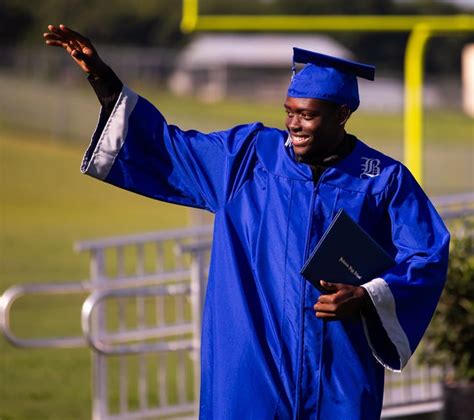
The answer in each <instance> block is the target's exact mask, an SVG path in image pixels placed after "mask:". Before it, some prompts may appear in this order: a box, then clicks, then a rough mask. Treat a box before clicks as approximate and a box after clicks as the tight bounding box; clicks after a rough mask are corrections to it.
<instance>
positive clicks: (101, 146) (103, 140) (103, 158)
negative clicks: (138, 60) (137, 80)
mask: <svg viewBox="0 0 474 420" xmlns="http://www.w3.org/2000/svg"><path fill="white" fill-rule="evenodd" d="M137 101H138V95H137V94H136V93H135V92H133V91H132V90H130V89H129V88H128V87H127V86H125V85H123V88H122V92H121V93H120V96H119V98H118V99H117V103H116V104H115V106H114V109H113V110H112V113H111V114H110V117H109V119H108V120H107V122H106V124H105V126H104V129H103V130H102V132H100V126H101V124H100V119H101V118H102V112H101V115H100V117H99V124H98V127H97V128H96V131H95V132H94V134H93V135H92V142H91V144H90V146H89V148H88V149H87V151H86V153H85V155H84V159H83V161H82V165H81V172H82V173H85V174H87V175H91V176H93V177H94V178H98V179H101V180H104V179H105V178H107V176H108V174H109V172H110V169H111V168H112V165H113V164H114V161H115V158H116V157H117V155H118V153H119V152H120V149H121V148H122V146H123V144H124V142H125V138H126V137H127V132H128V120H129V117H130V114H131V113H132V111H133V110H134V108H135V105H136V104H137ZM97 137H98V139H97Z"/></svg>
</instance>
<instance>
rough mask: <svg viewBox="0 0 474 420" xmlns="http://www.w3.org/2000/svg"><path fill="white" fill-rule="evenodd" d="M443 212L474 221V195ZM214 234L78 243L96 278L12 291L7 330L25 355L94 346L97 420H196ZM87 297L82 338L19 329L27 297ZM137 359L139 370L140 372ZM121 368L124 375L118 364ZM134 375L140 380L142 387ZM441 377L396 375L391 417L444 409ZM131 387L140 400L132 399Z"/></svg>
mask: <svg viewBox="0 0 474 420" xmlns="http://www.w3.org/2000/svg"><path fill="white" fill-rule="evenodd" d="M434 203H435V205H436V207H437V209H438V210H439V212H440V213H441V214H442V216H443V218H444V219H445V221H446V222H450V221H452V220H455V219H459V218H466V217H472V216H474V193H468V194H460V195H453V196H445V197H440V198H437V199H435V200H434ZM211 234H212V227H211V226H202V227H194V228H187V229H179V230H171V231H164V232H155V233H145V234H141V235H128V236H123V237H115V238H105V239H101V240H95V241H84V242H79V243H77V244H76V246H75V249H76V250H78V251H82V252H83V251H88V252H90V254H91V262H90V273H91V274H90V279H89V280H87V281H81V282H75V283H50V284H24V285H17V286H13V287H11V288H9V289H7V290H6V291H5V292H4V293H3V295H2V296H1V297H0V329H1V331H2V333H3V335H4V336H5V338H6V339H7V340H9V341H10V342H11V343H12V344H13V345H15V346H18V347H25V348H33V347H55V348H71V347H85V346H88V347H90V348H91V349H92V350H93V358H92V367H93V418H94V419H96V420H99V419H100V420H104V419H107V420H109V419H116V420H118V419H134V418H136V419H144V418H150V417H155V418H156V417H169V416H180V418H186V417H189V418H192V417H193V416H195V413H196V412H197V405H196V404H197V399H198V398H197V396H198V395H199V378H200V363H199V361H200V360H199V359H200V357H199V353H200V336H201V310H202V307H203V302H204V291H205V288H206V282H207V268H208V262H209V253H210V245H211V241H210V238H211ZM78 293H82V294H84V293H89V296H88V297H87V299H86V300H85V301H84V303H83V305H82V313H81V324H82V331H83V335H81V336H77V337H59V338H57V337H52V338H42V339H36V338H35V339H33V338H19V337H17V336H16V335H15V333H14V332H13V331H12V330H11V328H10V313H11V308H12V306H13V304H14V303H15V302H16V301H17V300H18V299H19V298H21V297H23V296H26V295H30V294H43V295H44V294H46V295H48V294H78ZM131 314H132V315H133V316H131ZM132 318H133V319H132ZM110 320H112V321H114V323H112V324H114V326H111V325H110V322H108V321H110ZM133 357H135V358H137V364H138V366H135V367H133V366H131V365H132V363H131V358H133ZM150 357H151V358H154V361H151V360H150ZM172 357H173V358H174V359H173V360H172ZM117 360H118V366H117V363H115V365H114V363H113V362H114V361H115V362H116V361H117ZM149 369H155V370H156V376H155V379H156V381H155V382H156V383H154V384H150V383H149V378H148V377H149V374H148V373H147V372H148V371H149ZM131 373H133V374H134V375H131ZM111 374H114V375H115V377H117V378H118V379H117V380H116V383H115V385H116V387H117V388H118V389H112V386H111V383H112V382H113V381H111V380H110V376H111ZM131 376H136V377H137V378H138V379H137V383H136V386H134V387H131V386H130V383H129V382H130V381H131V380H132V379H131ZM441 378H442V372H441V371H440V370H439V369H438V368H431V369H428V368H426V367H423V366H417V365H416V362H415V361H411V362H410V363H409V364H408V366H407V367H406V368H405V369H404V371H403V373H402V374H397V373H391V372H388V373H387V374H386V380H385V384H386V386H385V394H384V410H383V417H386V418H388V417H392V416H401V415H405V414H414V413H417V412H430V411H437V410H439V409H440V408H441V406H442V402H441V401H442V400H441V398H442V388H441V382H440V381H441ZM130 388H134V389H136V391H137V394H136V395H130ZM153 392H155V393H156V395H155V398H154V403H153V404H152V403H150V398H149V396H150V394H152V393H153ZM111 395H117V396H118V398H117V400H118V402H117V404H116V407H110V406H109V403H108V402H109V401H110V396H111ZM134 399H135V400H136V404H134V405H135V406H133V407H132V404H130V400H134Z"/></svg>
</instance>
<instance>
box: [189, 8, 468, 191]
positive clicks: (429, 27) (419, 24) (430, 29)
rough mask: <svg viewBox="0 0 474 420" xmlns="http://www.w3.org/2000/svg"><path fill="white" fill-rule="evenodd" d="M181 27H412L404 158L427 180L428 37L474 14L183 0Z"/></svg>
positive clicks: (463, 25) (464, 27) (455, 28)
mask: <svg viewBox="0 0 474 420" xmlns="http://www.w3.org/2000/svg"><path fill="white" fill-rule="evenodd" d="M181 30H182V31H183V32H186V33H190V32H193V31H263V32H265V31H269V32H277V31H285V32H290V31H291V32H297V31H300V32H301V31H315V32H319V31H321V32H328V31H334V32H336V31H339V32H342V31H360V32H370V31H372V32H410V36H409V38H408V43H407V47H406V51H405V61H404V96H405V99H404V101H405V106H404V139H403V149H404V163H405V164H406V165H407V166H408V168H410V170H411V172H412V173H413V175H414V176H415V178H416V179H417V180H418V182H419V183H420V184H422V181H423V94H422V93H423V74H424V52H425V47H426V43H427V41H428V40H429V39H430V37H432V36H434V35H440V34H442V35H449V34H452V33H462V32H471V31H474V16H471V15H466V14H459V15H450V16H431V15H356V16H353V15H333V16H306V15H202V14H200V13H199V0H183V14H182V19H181Z"/></svg>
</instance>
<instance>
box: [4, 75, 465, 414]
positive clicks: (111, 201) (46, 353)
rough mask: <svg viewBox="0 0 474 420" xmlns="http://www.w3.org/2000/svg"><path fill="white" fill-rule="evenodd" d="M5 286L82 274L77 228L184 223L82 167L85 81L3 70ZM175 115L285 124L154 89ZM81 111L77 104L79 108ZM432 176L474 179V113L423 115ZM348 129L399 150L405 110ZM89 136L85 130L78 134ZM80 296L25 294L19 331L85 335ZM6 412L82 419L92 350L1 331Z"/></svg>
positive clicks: (93, 234)
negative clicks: (29, 345)
mask: <svg viewBox="0 0 474 420" xmlns="http://www.w3.org/2000/svg"><path fill="white" fill-rule="evenodd" d="M0 89H2V92H3V95H2V96H1V97H0V192H1V196H2V201H1V204H0V217H1V219H0V223H1V232H0V293H1V292H3V291H4V290H5V289H6V288H7V287H9V286H11V285H13V284H16V283H25V282H51V281H66V280H81V279H85V278H87V276H88V256H87V255H77V254H75V253H74V252H73V251H72V245H73V242H74V241H76V240H80V239H89V238H98V237H103V236H109V235H119V234H126V233H136V232H144V231H150V230H160V229H165V228H173V227H179V226H184V225H186V224H187V223H188V211H187V210H186V209H184V208H179V207H176V206H170V205H167V204H163V203H159V202H156V201H152V200H149V199H145V198H142V197H139V196H136V195H133V194H131V193H127V192H124V191H121V190H118V189H114V188H111V187H110V186H107V185H105V184H103V183H100V182H97V181H95V180H93V179H91V178H89V177H86V176H83V175H81V174H80V172H79V163H80V160H81V157H82V153H83V150H84V149H85V146H86V143H87V140H86V139H87V137H88V136H89V134H88V133H90V132H91V131H92V128H93V126H94V121H95V119H96V110H97V107H96V103H95V101H96V99H95V98H94V96H93V95H92V94H91V93H90V92H89V91H88V90H87V89H86V88H79V89H78V88H73V87H71V88H70V89H69V90H68V95H67V98H66V99H64V98H62V99H61V100H62V101H65V102H62V103H61V104H62V107H61V106H60V105H61V104H58V98H59V97H61V95H62V91H63V90H64V89H65V87H64V86H61V85H44V84H38V83H34V82H31V81H24V80H18V79H16V78H13V77H11V76H6V75H2V76H0ZM142 89H143V90H142V91H146V96H148V97H149V98H150V99H151V100H152V102H153V103H156V104H160V103H162V104H163V106H161V109H162V111H163V113H164V114H165V115H167V116H168V120H169V121H170V122H174V123H176V122H179V123H180V125H181V126H183V127H186V128H190V127H194V128H198V129H201V130H205V131H209V130H212V129H222V128H227V127H229V126H232V125H234V124H238V123H243V122H249V121H256V120H261V121H263V122H265V123H266V124H269V125H273V126H280V127H282V125H283V124H282V122H283V118H284V112H283V109H282V106H281V105H280V104H267V105H264V104H254V103H252V104H251V106H249V104H247V103H244V102H237V101H236V102H231V101H229V102H226V103H220V104H214V105H203V104H202V103H199V102H198V101H196V100H194V99H191V98H187V99H186V100H183V99H177V98H173V97H170V96H169V95H168V94H163V93H160V92H158V91H154V90H152V89H149V88H142ZM75 110H77V112H76V111H75ZM425 127H426V130H425V153H426V154H425V156H426V162H425V179H426V189H427V190H428V192H429V193H431V194H444V193H450V192H462V191H469V190H470V191H472V190H474V177H473V167H474V165H473V163H474V156H473V138H474V124H473V120H472V119H468V118H467V117H464V116H462V115H461V114H459V113H456V112H454V111H445V112H441V111H440V112H430V113H428V114H427V115H426V118H425ZM348 129H349V131H351V132H353V133H354V134H357V135H358V136H359V137H360V138H361V139H364V140H365V141H366V142H367V143H369V144H371V145H373V146H374V147H377V148H379V149H381V150H383V151H385V152H386V153H389V154H391V155H394V156H395V157H401V154H402V149H401V145H402V141H401V139H402V119H401V116H400V115H383V114H381V115H368V114H363V113H360V114H355V115H354V116H353V117H352V120H351V121H350V124H349V127H348ZM78 138H82V139H83V140H78ZM84 297H85V296H76V297H65V296H62V297H55V298H48V299H46V298H44V297H31V298H25V299H24V300H20V301H19V302H18V305H17V306H16V307H15V310H14V311H13V320H12V324H13V327H14V329H15V331H16V332H18V334H19V335H21V336H24V337H41V336H48V335H64V334H72V335H74V334H78V333H80V328H79V311H80V305H81V302H82V300H83V299H84ZM0 354H1V358H0V419H2V420H6V419H61V420H63V419H87V418H89V417H90V413H91V400H90V361H89V351H88V350H85V349H84V350H82V349H79V350H49V349H44V350H25V349H16V348H13V347H11V346H10V345H9V344H8V343H7V342H6V341H5V340H4V339H3V338H0Z"/></svg>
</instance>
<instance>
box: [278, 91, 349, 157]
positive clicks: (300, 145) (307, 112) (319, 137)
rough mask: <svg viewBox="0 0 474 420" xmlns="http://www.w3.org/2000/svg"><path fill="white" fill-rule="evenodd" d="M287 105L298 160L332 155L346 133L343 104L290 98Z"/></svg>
mask: <svg viewBox="0 0 474 420" xmlns="http://www.w3.org/2000/svg"><path fill="white" fill-rule="evenodd" d="M284 106H285V111H286V114H287V117H286V120H285V125H286V128H287V130H288V133H289V134H290V137H291V140H292V144H293V150H294V152H295V154H296V155H297V156H298V157H299V159H300V160H301V161H302V162H307V163H311V162H314V161H316V162H317V161H318V160H320V159H322V158H324V157H327V156H329V155H331V152H332V151H333V150H334V149H335V148H336V146H337V145H338V143H339V142H340V141H341V133H344V130H343V124H341V115H340V108H341V107H340V106H339V105H336V104H334V103H331V102H327V101H323V100H321V99H313V98H291V97H287V98H286V101H285V105H284ZM344 122H345V120H344Z"/></svg>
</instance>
